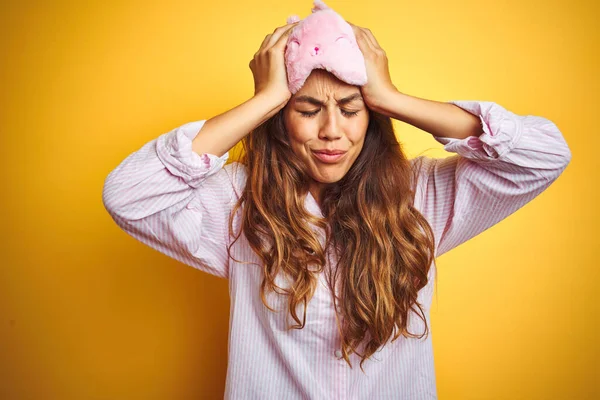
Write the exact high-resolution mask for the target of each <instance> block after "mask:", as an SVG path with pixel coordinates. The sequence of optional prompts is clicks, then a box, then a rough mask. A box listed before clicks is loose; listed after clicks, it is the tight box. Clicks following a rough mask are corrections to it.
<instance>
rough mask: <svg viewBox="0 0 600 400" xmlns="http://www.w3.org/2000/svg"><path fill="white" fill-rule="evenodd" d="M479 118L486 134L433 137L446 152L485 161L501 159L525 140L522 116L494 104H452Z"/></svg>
mask: <svg viewBox="0 0 600 400" xmlns="http://www.w3.org/2000/svg"><path fill="white" fill-rule="evenodd" d="M448 103H450V104H454V105H456V106H458V107H460V108H462V109H463V110H465V111H468V112H470V113H471V114H473V115H476V116H478V117H479V120H480V122H481V127H482V129H483V133H482V134H481V135H480V136H469V137H466V138H464V139H456V138H448V137H443V136H433V138H434V139H435V140H437V141H438V142H439V143H442V144H443V145H444V150H446V151H449V152H453V153H457V154H459V155H461V156H463V157H465V158H469V159H472V160H478V161H482V162H486V161H494V160H497V159H501V158H502V157H504V156H505V155H506V154H507V153H509V152H510V151H511V150H512V149H513V148H514V147H515V145H516V144H517V142H518V141H519V139H521V137H522V134H523V122H522V121H521V119H520V118H519V116H518V115H516V114H514V113H512V112H510V111H508V110H506V109H505V108H504V107H502V106H500V105H499V104H496V103H494V102H491V101H476V100H453V101H448Z"/></svg>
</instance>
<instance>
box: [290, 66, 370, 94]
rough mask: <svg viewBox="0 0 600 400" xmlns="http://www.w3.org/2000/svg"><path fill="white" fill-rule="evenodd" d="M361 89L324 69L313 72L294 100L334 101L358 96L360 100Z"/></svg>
mask: <svg viewBox="0 0 600 400" xmlns="http://www.w3.org/2000/svg"><path fill="white" fill-rule="evenodd" d="M360 94H361V92H360V88H359V87H358V86H355V85H350V84H348V83H346V82H344V81H342V80H340V79H338V78H337V77H336V76H335V75H333V74H332V73H331V72H329V71H326V70H323V69H314V70H312V72H311V74H310V75H309V77H308V78H307V79H306V82H305V83H304V85H303V86H302V87H301V88H300V90H298V92H296V93H295V94H294V96H293V97H292V100H296V99H298V98H300V97H304V96H310V97H315V98H318V99H321V100H334V99H341V98H343V97H348V96H351V95H358V96H357V99H356V100H358V99H360V97H361V96H360Z"/></svg>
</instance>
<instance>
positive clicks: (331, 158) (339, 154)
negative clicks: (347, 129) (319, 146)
mask: <svg viewBox="0 0 600 400" xmlns="http://www.w3.org/2000/svg"><path fill="white" fill-rule="evenodd" d="M312 153H313V155H314V156H315V157H316V158H317V159H318V160H320V161H322V162H324V163H326V164H333V163H336V162H338V161H339V160H341V159H342V158H343V157H344V156H345V155H346V153H347V151H341V150H334V151H316V150H312Z"/></svg>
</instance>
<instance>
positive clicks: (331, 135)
mask: <svg viewBox="0 0 600 400" xmlns="http://www.w3.org/2000/svg"><path fill="white" fill-rule="evenodd" d="M349 97H351V99H350V100H347V101H343V102H340V103H338V101H341V100H342V99H344V98H349ZM284 121H285V127H286V129H287V132H288V134H289V139H290V142H291V146H292V150H293V151H294V153H296V155H298V157H300V158H301V159H302V160H304V162H305V163H306V166H307V167H308V170H309V172H310V175H311V178H312V179H313V180H314V182H313V187H312V189H316V188H319V187H320V186H321V184H327V183H332V182H337V181H339V180H340V179H341V178H343V177H344V175H346V173H347V172H348V170H349V169H350V167H351V166H352V164H353V163H354V161H355V160H356V158H357V157H358V155H359V154H360V151H361V150H362V147H363V144H364V140H365V135H366V132H367V127H368V125H369V110H368V109H367V107H366V105H365V103H364V102H363V100H362V96H361V92H360V88H359V87H358V86H353V85H349V84H347V83H345V82H343V81H341V80H339V79H338V78H337V77H335V76H334V75H333V74H331V73H329V72H328V71H325V70H323V69H314V70H313V71H312V73H311V75H310V76H309V77H308V79H307V80H306V82H305V84H304V86H302V88H301V89H300V90H299V91H298V92H296V93H295V94H294V95H293V96H292V97H291V98H290V100H289V101H288V103H287V104H286V106H285V109H284ZM322 150H339V151H342V152H344V154H343V155H342V156H341V157H340V156H338V157H336V158H331V157H330V158H326V159H320V158H319V155H318V154H317V153H316V152H319V151H322ZM321 157H326V156H321ZM311 192H313V194H314V193H315V192H317V193H318V192H319V190H316V191H315V190H311Z"/></svg>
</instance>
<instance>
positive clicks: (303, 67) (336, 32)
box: [285, 0, 367, 94]
mask: <svg viewBox="0 0 600 400" xmlns="http://www.w3.org/2000/svg"><path fill="white" fill-rule="evenodd" d="M298 21H300V22H299V23H298V24H297V25H296V26H295V27H294V28H293V29H292V32H291V33H290V35H289V37H288V40H287V45H286V49H285V66H286V69H287V78H288V87H289V90H290V92H291V93H292V94H294V93H296V92H297V91H298V90H300V88H301V87H302V85H304V83H305V82H306V79H307V78H308V76H309V75H310V73H311V71H312V70H313V69H315V68H321V69H324V70H326V71H329V72H331V73H332V74H333V75H335V76H336V77H337V78H338V79H340V80H342V81H344V82H346V83H348V84H350V85H357V86H362V85H364V84H366V83H367V69H366V66H365V59H364V57H363V54H362V52H361V51H360V48H359V47H358V43H357V42H356V37H355V35H354V31H353V29H352V26H350V24H348V23H347V22H346V21H345V20H344V19H343V18H342V17H341V16H340V15H339V14H338V13H336V12H335V11H333V10H332V9H331V8H330V7H329V6H327V5H326V4H325V3H324V2H323V1H321V0H315V1H314V7H313V8H312V14H310V15H309V16H307V17H306V18H304V19H303V20H300V18H299V17H298V16H297V15H292V16H290V17H288V19H287V23H288V24H291V23H294V22H298Z"/></svg>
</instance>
